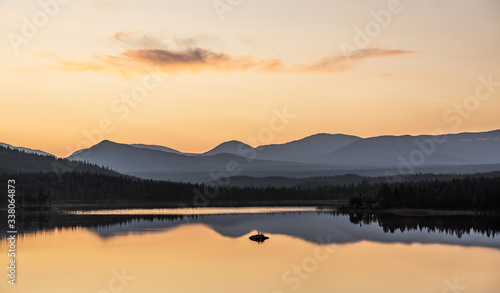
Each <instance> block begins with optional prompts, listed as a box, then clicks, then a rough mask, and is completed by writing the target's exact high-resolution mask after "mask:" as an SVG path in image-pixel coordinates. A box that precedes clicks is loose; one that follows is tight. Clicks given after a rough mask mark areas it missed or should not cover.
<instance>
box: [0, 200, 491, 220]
mask: <svg viewBox="0 0 500 293" xmlns="http://www.w3.org/2000/svg"><path fill="white" fill-rule="evenodd" d="M347 202H348V201H347V200H322V201H318V200H310V201H307V200H288V201H286V200H285V201H279V202H277V201H252V202H236V201H231V202H214V203H212V204H210V203H209V204H206V205H198V206H196V205H193V204H191V205H189V204H188V203H186V202H162V203H141V204H138V203H127V202H121V203H94V204H91V203H70V202H66V203H64V202H59V203H53V204H52V207H51V209H50V210H32V211H29V210H21V209H19V210H17V211H16V214H49V213H62V212H65V211H75V210H83V211H88V210H115V209H169V208H170V209H172V208H216V207H218V208H235V207H317V211H318V212H340V213H346V214H377V215H381V214H391V215H396V216H401V217H442V216H449V217H453V216H492V217H500V211H498V210H443V209H410V208H390V209H379V208H362V209H360V208H350V207H347V206H346V204H347ZM0 211H7V209H5V208H0Z"/></svg>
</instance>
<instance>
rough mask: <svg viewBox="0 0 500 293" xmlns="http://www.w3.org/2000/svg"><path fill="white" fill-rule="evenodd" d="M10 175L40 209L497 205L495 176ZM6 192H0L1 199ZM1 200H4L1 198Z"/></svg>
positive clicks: (499, 180)
mask: <svg viewBox="0 0 500 293" xmlns="http://www.w3.org/2000/svg"><path fill="white" fill-rule="evenodd" d="M8 179H15V180H16V201H17V205H18V207H20V208H21V209H46V208H48V207H49V205H50V204H51V203H52V204H54V203H64V204H71V203H74V204H77V203H82V204H89V205H91V206H94V207H113V206H120V207H139V206H146V205H147V204H150V205H151V206H157V203H161V204H171V205H175V204H179V203H183V204H185V205H188V206H206V205H212V206H216V205H224V204H228V203H229V204H232V205H240V204H246V203H255V202H265V203H266V204H273V203H274V204H280V202H283V201H297V202H298V201H320V200H339V199H349V198H350V200H349V204H350V206H351V207H354V208H360V207H377V206H380V207H382V208H394V207H404V208H428V209H479V210H500V177H492V178H489V177H488V178H486V177H484V178H483V177H474V178H462V179H452V180H448V181H439V180H430V181H414V182H405V183H393V184H386V183H384V184H383V183H373V184H372V183H369V182H368V181H366V180H363V181H361V182H360V183H358V184H349V185H330V186H318V187H314V188H302V187H300V186H299V187H289V188H285V187H265V188H257V187H243V188H238V187H218V186H213V185H204V184H189V183H178V182H167V181H154V180H143V179H137V178H131V177H126V176H114V175H107V174H95V173H90V172H83V173H81V172H66V173H47V172H45V173H43V172H40V173H13V174H8V173H0V182H5V183H6V182H7V180H8ZM6 195H7V193H3V195H2V196H0V198H3V197H5V196H6ZM5 202H6V201H5Z"/></svg>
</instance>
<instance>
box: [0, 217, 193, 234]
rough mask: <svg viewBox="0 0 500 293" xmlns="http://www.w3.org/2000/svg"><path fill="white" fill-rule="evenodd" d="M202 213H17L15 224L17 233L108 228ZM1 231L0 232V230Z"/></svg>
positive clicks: (176, 218)
mask: <svg viewBox="0 0 500 293" xmlns="http://www.w3.org/2000/svg"><path fill="white" fill-rule="evenodd" d="M198 217H203V216H202V215H192V216H185V215H141V216H134V215H72V214H62V213H44V212H37V213H19V214H17V215H16V225H17V231H18V233H19V234H24V233H32V232H40V231H51V230H54V229H62V228H76V227H82V228H109V227H110V226H113V225H117V224H119V225H127V224H131V223H132V222H135V221H139V220H142V221H149V222H153V221H157V220H160V221H182V220H186V222H189V221H190V220H196V219H197V218H198ZM4 222H7V221H1V222H0V229H1V230H0V231H7V227H6V226H5V223H4ZM0 233H1V232H0Z"/></svg>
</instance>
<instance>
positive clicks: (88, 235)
mask: <svg viewBox="0 0 500 293" xmlns="http://www.w3.org/2000/svg"><path fill="white" fill-rule="evenodd" d="M150 212H151V214H148V213H146V212H144V211H141V212H137V213H136V215H132V214H131V213H130V211H116V210H115V211H112V212H110V211H103V212H100V213H96V212H93V213H90V214H86V215H83V214H82V213H76V214H70V215H60V216H51V217H50V218H48V219H44V218H40V217H38V218H35V219H30V221H31V222H30V223H29V225H28V224H26V227H25V231H24V232H23V233H22V234H20V235H18V237H20V238H19V239H18V247H17V250H18V257H17V262H18V272H17V285H16V286H15V287H14V286H11V285H8V284H7V278H6V276H5V274H3V275H4V277H3V279H4V281H2V282H1V283H0V292H40V293H41V292H50V293H54V292H85V293H88V292H96V293H105V292H125V293H126V292H130V293H132V292H269V293H279V292H383V293H390V292H398V293H399V292H418V293H422V292H436V293H442V292H453V293H458V292H474V293H483V292H484V293H487V292H489V293H498V292H500V239H499V236H500V234H499V233H498V230H496V229H490V228H489V227H488V226H487V225H486V226H484V225H483V224H481V223H482V222H481V219H476V218H473V219H453V220H443V219H435V220H434V222H433V221H431V220H429V219H425V220H422V219H415V220H413V221H412V220H410V221H407V222H408V223H406V224H402V223H401V219H398V218H396V219H394V218H388V219H382V218H380V219H373V218H370V219H364V218H362V217H361V218H360V217H359V216H353V215H351V216H349V215H338V214H335V213H331V212H319V211H313V210H312V209H310V208H306V209H301V208H288V209H286V208H280V209H273V208H250V209H247V210H245V209H236V210H235V209H227V210H224V209H220V208H219V209H198V210H197V211H190V212H189V210H183V211H176V212H172V210H170V211H165V210H151V211H150ZM177 215H179V216H177ZM25 221H26V220H25ZM488 221H490V220H488ZM483 222H484V221H483ZM471 225H472V226H471ZM471 227H472V228H471ZM257 231H260V232H263V233H265V235H266V236H268V237H269V239H267V240H266V241H264V242H263V243H258V242H254V241H251V240H249V236H251V235H253V234H256V233H257ZM391 231H392V232H391ZM2 237H3V238H4V239H5V235H2ZM0 248H1V251H2V254H1V255H0V261H1V264H2V266H3V267H6V265H7V263H8V257H7V255H6V250H7V242H6V241H5V240H4V241H2V242H1V244H0ZM4 271H7V270H6V269H4Z"/></svg>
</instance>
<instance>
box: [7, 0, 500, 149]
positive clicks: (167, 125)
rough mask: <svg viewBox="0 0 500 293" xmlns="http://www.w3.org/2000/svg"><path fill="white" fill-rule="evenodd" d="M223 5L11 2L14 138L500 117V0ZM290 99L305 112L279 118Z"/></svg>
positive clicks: (69, 139)
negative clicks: (275, 124) (277, 122)
mask: <svg viewBox="0 0 500 293" xmlns="http://www.w3.org/2000/svg"><path fill="white" fill-rule="evenodd" d="M222 2H224V1H222ZM54 3H58V2H54ZM233 3H235V2H233ZM44 9H45V10H44ZM217 9H218V10H217ZM217 9H216V8H215V7H214V5H213V3H212V2H210V1H208V2H207V1H196V0H189V1H173V0H172V1H140V2H138V1H115V0H107V1H73V2H71V3H68V4H58V5H57V6H51V7H41V6H40V4H38V1H9V2H3V3H2V4H0V22H1V24H2V26H1V30H2V35H4V36H6V37H5V38H4V42H1V43H0V56H2V60H1V62H0V99H1V105H2V107H1V111H2V115H0V142H4V143H8V144H12V145H16V146H25V147H29V148H34V149H42V150H45V151H48V152H51V153H54V154H56V155H58V156H66V155H69V154H70V153H72V152H73V151H75V150H77V149H79V148H81V147H88V146H89V145H92V144H95V143H97V142H98V141H99V140H100V139H109V140H113V141H117V142H123V143H148V144H158V145H165V146H168V147H172V148H175V149H178V150H181V151H186V152H203V151H206V150H208V149H210V148H212V147H214V146H215V145H217V144H219V143H221V142H223V141H226V140H230V139H237V140H241V141H243V142H246V143H249V144H254V145H255V144H265V143H280V142H286V141H290V140H294V139H299V138H302V137H305V136H308V135H312V134H315V133H319V132H328V133H346V134H352V135H358V136H362V137H367V136H376V135H383V134H396V135H398V134H423V133H426V134H428V133H432V132H433V131H434V130H436V129H441V130H442V131H443V132H462V131H486V130H493V129H499V128H500V118H499V115H498V110H500V86H498V84H495V82H496V83H498V82H500V55H499V54H498V52H500V17H499V16H500V3H499V2H498V1H496V0H481V1H465V0H461V1H451V0H438V1H416V2H415V1H404V0H401V1H365V2H353V3H351V1H319V0H318V1H312V2H311V1H284V0H280V1H272V2H271V3H269V1H263V0H262V1H261V0H259V1H257V0H256V1H242V2H241V4H239V5H234V6H231V7H229V8H227V7H226V9H227V10H224V9H222V8H220V7H218V8H217ZM221 9H222V10H221ZM44 15H45V16H44ZM37 17H38V18H37ZM346 57H347V58H346ZM480 78H483V80H488V79H491V80H492V83H493V85H490V86H489V87H488V86H486V85H484V82H481V81H480ZM490 84H491V82H490ZM478 87H482V88H479V89H478ZM478 92H479V94H483V97H485V96H484V95H487V97H485V98H483V99H479V97H477V96H476V95H477V93H478ZM283 109H286V111H287V112H288V113H289V114H290V116H293V118H290V119H288V120H287V121H286V122H287V123H285V125H280V126H284V127H271V125H270V123H271V121H273V119H276V118H275V117H276V111H283ZM280 121H281V120H280ZM271 128H274V129H271ZM266 129H271V133H272V135H271V136H268V137H262V133H264V132H266V131H267V130H266ZM266 133H268V132H266ZM259 134H260V138H259Z"/></svg>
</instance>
